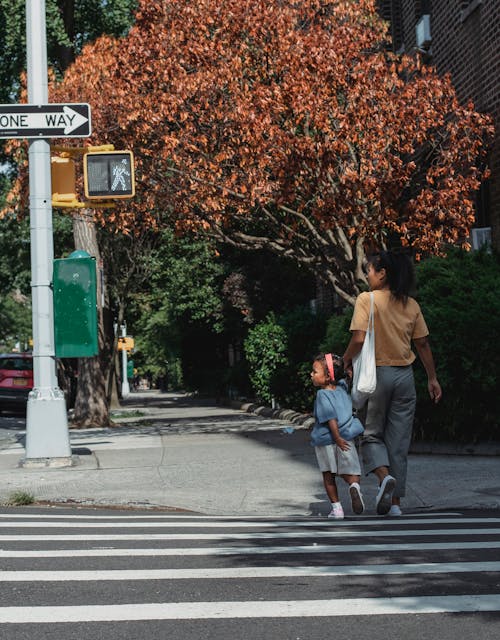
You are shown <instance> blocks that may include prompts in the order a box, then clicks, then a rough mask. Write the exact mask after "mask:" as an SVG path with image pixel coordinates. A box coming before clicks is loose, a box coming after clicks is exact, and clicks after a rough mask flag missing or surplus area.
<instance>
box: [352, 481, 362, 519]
mask: <svg viewBox="0 0 500 640" xmlns="http://www.w3.org/2000/svg"><path fill="white" fill-rule="evenodd" d="M349 495H350V496H351V505H352V510H353V513H355V514H356V515H357V516H360V515H361V514H362V513H363V511H364V510H365V503H364V502H363V496H362V494H361V488H360V486H359V484H358V483H357V482H353V483H352V484H351V485H349Z"/></svg>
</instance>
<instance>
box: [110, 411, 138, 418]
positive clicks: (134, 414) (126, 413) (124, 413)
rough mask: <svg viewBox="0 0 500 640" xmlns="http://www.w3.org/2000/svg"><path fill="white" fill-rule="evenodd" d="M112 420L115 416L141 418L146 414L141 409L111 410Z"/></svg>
mask: <svg viewBox="0 0 500 640" xmlns="http://www.w3.org/2000/svg"><path fill="white" fill-rule="evenodd" d="M110 415H111V417H112V418H113V420H116V419H117V418H142V417H143V416H145V415H146V414H145V413H144V412H143V411H111V414H110Z"/></svg>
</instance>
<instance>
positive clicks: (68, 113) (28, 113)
mask: <svg viewBox="0 0 500 640" xmlns="http://www.w3.org/2000/svg"><path fill="white" fill-rule="evenodd" d="M90 133H91V128H90V106H89V105H88V104H55V103H54V104H42V105H37V104H2V105H0V138H85V137H87V136H90Z"/></svg>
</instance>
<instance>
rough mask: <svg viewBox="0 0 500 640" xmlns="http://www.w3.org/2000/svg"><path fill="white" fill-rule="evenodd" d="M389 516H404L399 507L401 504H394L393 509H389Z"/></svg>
mask: <svg viewBox="0 0 500 640" xmlns="http://www.w3.org/2000/svg"><path fill="white" fill-rule="evenodd" d="M387 515H388V516H394V517H397V516H402V515H403V512H402V511H401V507H400V506H399V504H393V505H391V508H390V509H389V513H388V514H387Z"/></svg>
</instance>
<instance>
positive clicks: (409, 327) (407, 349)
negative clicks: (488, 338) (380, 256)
mask: <svg viewBox="0 0 500 640" xmlns="http://www.w3.org/2000/svg"><path fill="white" fill-rule="evenodd" d="M373 297H374V300H373V302H374V317H375V323H374V326H375V359H376V362H377V366H391V367H404V366H406V365H409V364H411V363H412V362H413V361H414V360H415V354H414V353H413V351H412V350H411V341H412V339H414V338H424V337H425V336H428V335H429V330H428V329H427V325H426V324H425V320H424V317H423V315H422V312H421V310H420V306H419V304H418V302H417V301H416V300H414V299H413V298H408V300H407V303H406V304H404V303H403V302H401V301H399V300H396V299H395V298H394V297H393V295H392V294H391V292H390V290H389V289H377V290H376V291H374V292H373ZM369 313H370V294H369V292H367V291H364V292H363V293H360V294H359V296H358V297H357V299H356V304H355V306H354V314H353V316H352V320H351V326H350V330H351V331H366V330H367V328H368V316H369Z"/></svg>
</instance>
